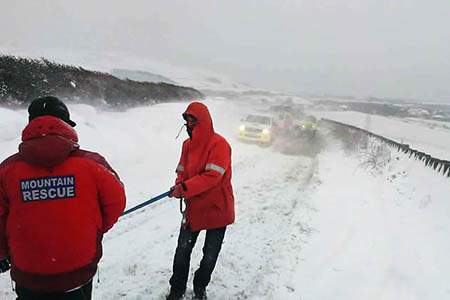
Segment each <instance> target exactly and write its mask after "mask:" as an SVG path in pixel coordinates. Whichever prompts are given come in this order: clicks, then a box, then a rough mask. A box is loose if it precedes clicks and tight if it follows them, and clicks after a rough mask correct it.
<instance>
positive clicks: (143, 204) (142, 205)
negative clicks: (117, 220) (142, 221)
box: [120, 190, 172, 217]
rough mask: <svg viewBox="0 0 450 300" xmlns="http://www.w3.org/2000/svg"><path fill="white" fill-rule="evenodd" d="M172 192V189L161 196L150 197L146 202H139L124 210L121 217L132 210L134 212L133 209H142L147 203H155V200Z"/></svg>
mask: <svg viewBox="0 0 450 300" xmlns="http://www.w3.org/2000/svg"><path fill="white" fill-rule="evenodd" d="M170 193H172V191H171V190H170V191H168V192H165V193H163V194H161V195H159V196H156V197H154V198H152V199H150V200H147V201H145V202H143V203H141V204H139V205H136V206H135V207H133V208H130V209H129V210H126V211H124V212H123V213H122V214H121V215H120V216H121V217H122V216H125V215H127V214H129V213H130V212H133V211H135V210H138V209H140V208H142V207H144V206H147V205H149V204H151V203H153V202H156V201H158V200H160V199H162V198H165V197H167V196H169V195H170Z"/></svg>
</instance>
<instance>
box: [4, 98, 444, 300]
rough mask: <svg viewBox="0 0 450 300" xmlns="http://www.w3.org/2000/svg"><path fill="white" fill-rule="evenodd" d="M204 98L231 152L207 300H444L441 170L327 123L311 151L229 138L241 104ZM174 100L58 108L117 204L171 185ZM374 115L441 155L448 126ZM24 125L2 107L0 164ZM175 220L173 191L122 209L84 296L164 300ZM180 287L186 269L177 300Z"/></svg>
mask: <svg viewBox="0 0 450 300" xmlns="http://www.w3.org/2000/svg"><path fill="white" fill-rule="evenodd" d="M205 103H206V104H207V105H208V106H209V108H210V111H211V114H212V116H213V120H214V127H215V129H216V131H217V132H219V133H220V134H222V135H223V136H225V137H226V138H227V139H228V141H229V142H230V143H231V145H232V148H233V187H234V192H235V198H236V223H235V224H233V225H231V226H229V228H228V230H227V233H226V236H225V241H224V245H223V248H222V252H221V254H220V256H219V260H218V264H217V267H216V270H215V272H214V274H213V277H212V281H211V283H210V285H209V286H208V293H209V299H212V300H219V299H220V300H230V299H233V300H234V299H253V300H257V299H265V300H269V299H274V300H278V299H301V300H307V299H308V300H322V299H323V300H328V299H337V300H340V299H342V300H348V299H373V300H375V299H376V300H387V299H392V300H398V299H402V300H403V299H405V300H409V299H414V300H416V299H417V300H419V299H420V300H423V299H436V300H440V299H450V282H449V280H448V278H450V256H449V255H448V253H450V239H449V238H448V236H449V233H450V218H448V216H449V215H450V201H449V197H448V195H449V194H450V178H447V177H444V176H442V175H440V174H438V173H437V172H436V171H434V170H433V169H431V168H427V167H424V166H423V163H420V162H418V161H415V160H412V159H409V158H408V157H407V156H406V155H403V154H402V153H398V152H396V151H395V150H390V151H389V148H387V149H388V150H387V152H385V153H384V154H385V156H386V157H388V158H389V157H390V160H386V161H385V165H384V166H381V167H378V168H377V169H370V168H368V167H367V164H365V163H364V162H365V161H364V157H365V155H364V153H363V152H361V151H358V150H356V151H354V152H349V151H346V150H344V149H343V148H342V147H341V146H340V142H339V141H338V140H336V139H335V138H334V137H332V136H331V135H328V133H327V131H326V130H325V129H323V130H322V135H323V140H324V141H325V143H324V145H323V147H322V151H321V152H320V153H318V154H317V155H285V154H283V153H281V152H279V151H277V147H268V148H263V147H259V146H257V145H252V144H245V143H241V142H239V141H238V140H237V139H236V138H235V133H236V131H235V129H236V128H237V121H238V120H239V117H240V116H241V115H242V114H243V113H244V112H245V111H247V110H249V109H250V107H248V106H245V104H243V103H237V102H233V101H229V100H227V99H221V100H217V99H207V100H206V101H205ZM186 106H187V103H171V104H160V105H155V106H149V107H142V108H134V109H130V110H128V111H127V112H105V111H100V110H96V109H95V108H93V107H90V106H87V105H81V104H79V105H69V108H70V111H71V115H72V119H73V120H75V121H76V122H77V124H78V125H77V127H76V130H77V131H78V133H79V137H80V145H81V147H82V148H84V149H88V150H92V151H98V152H99V153H101V154H102V155H104V156H105V157H106V158H107V159H108V161H109V162H110V164H111V165H112V166H113V167H114V168H115V169H116V171H117V172H118V173H119V175H120V176H121V179H122V181H123V182H124V184H125V186H126V192H127V197H128V200H127V201H128V203H127V208H131V207H133V206H134V205H137V204H138V203H140V202H143V201H145V200H147V199H149V198H151V197H154V196H156V195H158V194H160V193H163V192H165V191H167V190H168V188H169V187H170V186H171V185H172V184H173V181H174V179H175V167H176V165H177V163H178V158H179V154H180V151H181V143H182V141H183V139H184V138H186V136H187V135H186V133H185V132H183V133H182V134H181V136H180V138H178V139H175V136H176V134H177V133H178V130H179V128H180V127H181V125H182V124H183V120H182V118H181V113H182V112H183V111H184V109H185V108H186ZM332 114H333V115H336V113H332V112H328V113H326V112H322V115H321V116H326V117H330V116H331V115H332ZM360 119H361V116H360V114H359V113H351V112H347V113H346V115H345V118H344V119H341V120H338V121H343V122H346V123H350V124H353V125H358V123H357V122H359V121H358V120H360ZM386 122H389V120H387V119H386V118H384V119H383V118H378V117H376V118H375V117H372V119H371V126H372V129H378V128H383V132H377V131H376V130H372V131H374V132H377V133H381V134H383V135H385V136H386V137H391V138H397V139H396V140H398V139H399V138H401V137H403V138H404V139H405V140H406V139H407V138H408V136H410V135H411V134H412V133H413V132H415V133H418V132H422V131H423V130H430V131H429V132H428V131H427V133H426V134H421V135H417V136H415V138H416V140H417V141H420V145H419V144H417V146H416V145H413V144H412V143H411V147H413V148H416V149H418V150H421V151H427V149H425V147H430V148H429V149H440V151H441V152H439V153H437V152H436V153H437V154H435V155H436V156H437V157H439V158H445V157H447V158H448V157H449V156H450V149H449V147H448V143H447V144H446V143H445V141H450V132H449V131H448V130H447V131H445V130H438V129H429V127H427V126H425V125H424V124H422V123H419V122H409V123H405V122H403V121H400V120H395V122H400V123H401V124H406V125H407V126H403V127H402V126H400V127H399V125H396V126H385V125H386V124H387V123H386ZM26 123H27V113H26V111H25V110H20V111H11V110H6V109H2V108H0V127H1V128H2V130H1V132H0V160H3V159H4V158H6V157H7V156H8V155H10V154H11V153H13V152H15V151H16V149H17V145H18V144H19V142H20V139H19V136H20V133H21V130H22V129H23V127H24V126H25V125H26ZM400 123H399V124H400ZM390 129H392V130H390ZM436 145H438V147H436ZM430 154H433V153H432V151H431V150H430ZM180 219H181V217H180V213H179V203H178V200H174V199H169V198H165V199H162V200H160V201H158V202H156V203H154V204H152V205H150V206H148V207H146V208H145V209H142V210H139V211H137V212H134V213H132V214H130V215H128V216H126V217H123V218H121V219H120V220H119V222H118V223H117V224H116V225H115V227H114V228H113V229H112V230H111V231H110V232H109V233H107V234H106V236H105V239H104V256H103V258H102V260H101V263H100V274H99V276H98V277H99V279H100V283H98V282H97V276H96V277H95V281H94V290H93V296H94V299H108V300H109V299H132V300H134V299H164V295H166V293H167V292H168V289H169V284H168V280H169V277H170V275H171V266H172V258H173V254H174V250H175V247H176V239H177V234H178V227H179V222H180ZM203 238H204V234H201V235H200V238H199V240H198V242H197V245H196V248H195V249H194V252H193V257H192V263H191V275H192V273H193V271H195V269H196V267H198V265H199V261H200V259H201V247H202V243H203ZM191 294H192V276H190V281H189V283H188V292H187V296H186V299H190V295H191ZM0 298H1V299H14V292H13V291H12V290H11V283H10V279H9V274H1V275H0Z"/></svg>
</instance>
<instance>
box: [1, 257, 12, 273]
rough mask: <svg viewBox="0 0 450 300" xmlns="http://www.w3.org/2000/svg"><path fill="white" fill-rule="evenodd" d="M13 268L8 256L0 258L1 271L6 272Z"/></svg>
mask: <svg viewBox="0 0 450 300" xmlns="http://www.w3.org/2000/svg"><path fill="white" fill-rule="evenodd" d="M9 269H11V264H10V263H9V259H8V258H7V257H5V258H3V259H1V260H0V273H4V272H6V271H8V270H9Z"/></svg>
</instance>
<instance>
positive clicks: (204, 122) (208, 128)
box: [184, 102, 214, 144]
mask: <svg viewBox="0 0 450 300" xmlns="http://www.w3.org/2000/svg"><path fill="white" fill-rule="evenodd" d="M184 114H189V115H193V116H194V117H195V118H196V119H197V125H196V126H195V128H194V130H193V131H192V144H203V142H204V141H207V140H209V138H210V137H211V136H212V135H213V134H214V128H213V123H212V119H211V115H210V113H209V110H208V107H206V105H205V104H203V103H200V102H192V103H191V104H189V106H188V107H187V109H186V111H185V112H184Z"/></svg>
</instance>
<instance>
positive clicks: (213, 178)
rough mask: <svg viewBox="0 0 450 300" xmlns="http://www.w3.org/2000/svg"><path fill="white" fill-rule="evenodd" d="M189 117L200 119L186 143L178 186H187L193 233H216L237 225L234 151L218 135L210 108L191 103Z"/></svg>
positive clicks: (179, 169)
mask: <svg viewBox="0 0 450 300" xmlns="http://www.w3.org/2000/svg"><path fill="white" fill-rule="evenodd" d="M185 114H190V115H193V116H194V117H196V118H197V125H196V126H195V128H194V130H193V131H192V139H190V138H189V139H187V140H185V141H184V143H183V150H182V153H181V158H180V162H179V164H178V167H177V170H176V172H177V179H176V183H180V182H184V185H185V187H186V190H183V192H182V196H183V197H184V198H186V200H187V201H186V202H187V208H186V219H187V223H188V224H189V225H190V227H191V230H192V231H198V230H202V229H213V228H219V227H223V226H226V225H229V224H231V223H233V222H234V196H233V188H232V186H231V147H230V145H229V144H228V142H227V141H226V140H225V139H224V138H223V137H222V136H220V135H218V134H217V133H215V132H214V129H213V124H212V120H211V116H210V114H209V111H208V108H207V107H206V106H205V105H204V104H202V103H199V102H193V103H191V104H190V105H189V106H188V108H187V109H186V112H185Z"/></svg>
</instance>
